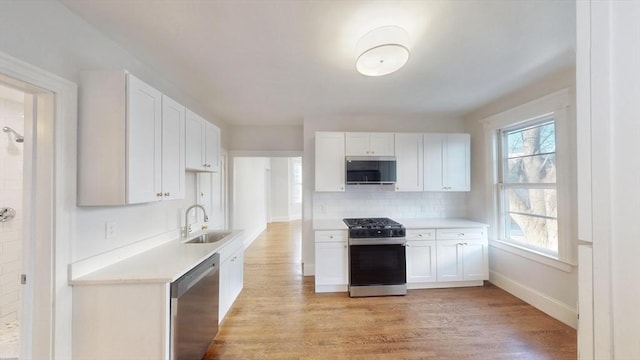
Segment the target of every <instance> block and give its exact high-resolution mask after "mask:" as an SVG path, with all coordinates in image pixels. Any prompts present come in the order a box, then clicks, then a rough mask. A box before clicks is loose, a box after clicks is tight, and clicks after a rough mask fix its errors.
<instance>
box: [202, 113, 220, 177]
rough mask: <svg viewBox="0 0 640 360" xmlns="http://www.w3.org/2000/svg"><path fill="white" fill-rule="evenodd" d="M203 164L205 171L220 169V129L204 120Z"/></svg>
mask: <svg viewBox="0 0 640 360" xmlns="http://www.w3.org/2000/svg"><path fill="white" fill-rule="evenodd" d="M204 148H205V164H206V170H207V171H213V172H218V171H220V129H218V127H217V126H215V125H213V124H211V123H210V122H208V121H207V122H205V143H204Z"/></svg>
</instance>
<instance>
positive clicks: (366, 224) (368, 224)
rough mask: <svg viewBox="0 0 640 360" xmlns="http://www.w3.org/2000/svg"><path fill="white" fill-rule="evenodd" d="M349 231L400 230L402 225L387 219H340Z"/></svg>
mask: <svg viewBox="0 0 640 360" xmlns="http://www.w3.org/2000/svg"><path fill="white" fill-rule="evenodd" d="M342 221H344V223H345V224H347V226H348V227H349V229H400V228H402V227H403V226H402V224H400V223H399V222H396V221H393V220H391V219H389V218H350V219H342Z"/></svg>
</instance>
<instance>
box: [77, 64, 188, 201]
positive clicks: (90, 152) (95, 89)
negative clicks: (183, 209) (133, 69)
mask: <svg viewBox="0 0 640 360" xmlns="http://www.w3.org/2000/svg"><path fill="white" fill-rule="evenodd" d="M79 99H80V102H79V121H78V149H79V150H78V204H79V205H86V206H105V205H126V204H138V203H145V202H151V201H158V200H162V199H164V198H166V199H173V198H178V197H184V168H183V167H182V166H181V165H180V161H182V164H184V160H181V158H182V156H183V154H184V153H183V152H181V149H183V145H182V144H184V138H183V136H184V133H183V132H182V131H180V128H182V127H183V126H184V125H181V124H180V121H181V119H180V116H182V121H183V120H184V115H180V113H182V114H184V110H181V109H184V108H183V107H181V106H180V105H177V104H176V103H175V102H172V101H167V108H166V109H167V117H166V126H167V128H166V130H164V131H165V132H168V131H174V133H173V134H170V136H169V134H165V135H167V136H165V138H164V139H163V128H164V126H165V124H163V114H162V111H163V105H162V102H163V97H162V94H161V93H160V92H159V91H158V90H156V89H154V88H153V87H151V86H149V85H148V84H146V83H144V82H143V81H141V80H140V79H138V78H136V77H134V76H133V75H131V74H129V73H127V72H126V71H120V70H108V71H84V72H82V73H81V85H80V96H79ZM164 140H166V141H167V147H168V149H167V151H164V149H163V148H164V144H163V141H164ZM165 154H166V156H167V159H166V162H165V159H164V155H165ZM163 166H165V167H166V168H165V169H164V171H163ZM181 168H182V170H181ZM165 187H166V189H165ZM165 190H166V191H165ZM165 193H169V194H170V195H169V196H166V197H165V195H164V194H165Z"/></svg>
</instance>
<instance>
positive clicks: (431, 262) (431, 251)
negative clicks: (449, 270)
mask: <svg viewBox="0 0 640 360" xmlns="http://www.w3.org/2000/svg"><path fill="white" fill-rule="evenodd" d="M433 281H436V242H435V241H407V283H423V282H433Z"/></svg>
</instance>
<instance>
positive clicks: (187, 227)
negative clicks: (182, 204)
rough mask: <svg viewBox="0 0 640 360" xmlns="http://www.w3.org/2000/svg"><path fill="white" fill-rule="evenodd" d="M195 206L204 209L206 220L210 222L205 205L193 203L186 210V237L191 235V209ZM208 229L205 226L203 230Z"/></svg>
mask: <svg viewBox="0 0 640 360" xmlns="http://www.w3.org/2000/svg"><path fill="white" fill-rule="evenodd" d="M193 208H200V209H202V213H204V222H208V221H209V215H207V210H206V209H205V208H204V206H202V205H200V204H195V205H191V206H189V207H188V208H187V211H185V212H184V237H185V238H186V237H187V236H189V234H190V233H191V224H189V211H191V209H193ZM204 229H206V227H205V228H203V230H204Z"/></svg>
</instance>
